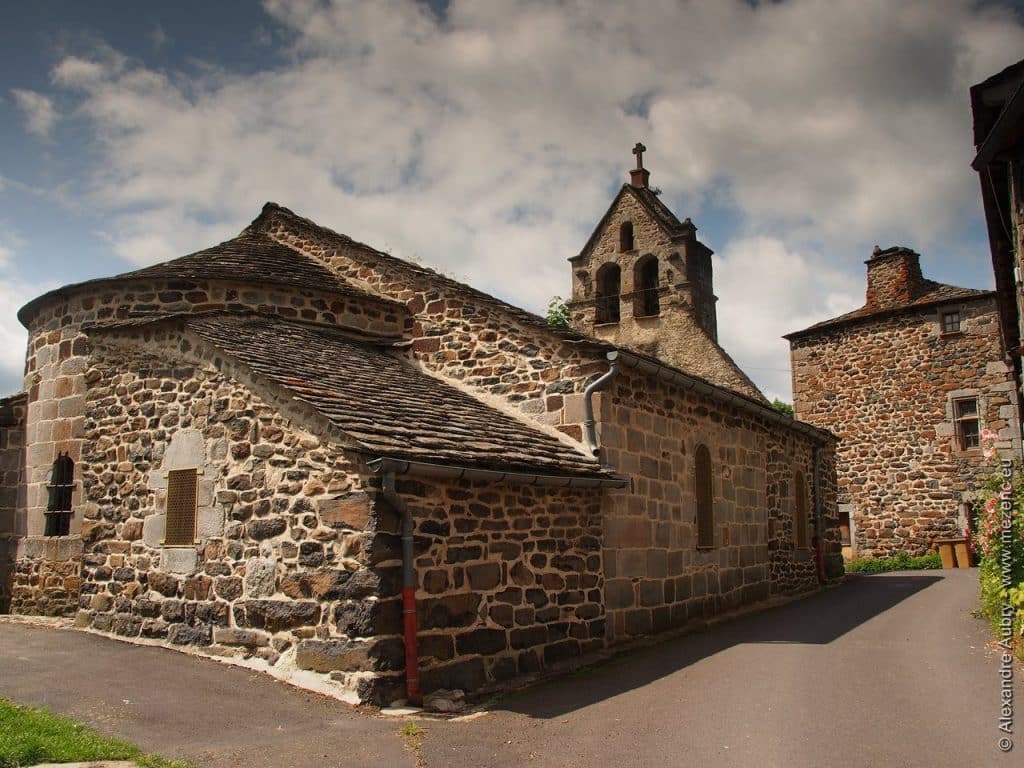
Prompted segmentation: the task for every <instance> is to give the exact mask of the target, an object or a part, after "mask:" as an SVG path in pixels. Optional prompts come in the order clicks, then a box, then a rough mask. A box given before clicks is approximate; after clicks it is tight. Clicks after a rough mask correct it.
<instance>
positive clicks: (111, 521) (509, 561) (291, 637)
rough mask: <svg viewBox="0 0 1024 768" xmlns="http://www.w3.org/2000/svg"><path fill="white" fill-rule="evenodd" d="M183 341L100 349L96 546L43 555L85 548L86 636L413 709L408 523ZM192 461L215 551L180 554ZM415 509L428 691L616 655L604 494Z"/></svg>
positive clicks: (296, 417)
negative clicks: (248, 667)
mask: <svg viewBox="0 0 1024 768" xmlns="http://www.w3.org/2000/svg"><path fill="white" fill-rule="evenodd" d="M182 341H183V340H182V339H181V338H180V337H178V336H177V332H176V331H175V330H174V329H173V328H167V329H163V330H156V331H152V330H150V331H143V330H139V329H124V330H119V331H112V332H104V333H99V334H95V335H94V336H93V337H92V338H91V339H90V347H91V350H90V351H91V360H92V364H91V366H90V368H89V370H88V371H87V372H86V373H85V381H86V383H87V388H86V395H85V407H84V414H85V415H84V417H83V418H84V426H83V429H84V445H85V448H84V449H83V454H82V459H81V464H80V467H81V478H82V484H83V489H84V490H83V503H82V508H83V518H84V521H83V525H82V532H81V537H80V538H79V539H69V538H61V539H50V540H44V542H45V543H52V544H54V545H55V544H57V543H58V542H63V543H65V544H67V543H70V542H72V541H78V542H81V543H82V544H83V545H84V553H82V555H81V562H82V563H83V566H82V568H81V577H82V585H81V595H80V597H79V598H78V600H77V607H78V609H79V610H78V613H77V623H78V624H79V625H80V626H87V627H91V628H93V629H97V630H100V631H105V632H112V633H114V634H117V635H120V636H124V637H127V638H143V639H147V640H151V641H157V642H165V643H168V644H172V645H179V646H181V645H188V646H192V647H194V648H197V649H200V650H202V651H203V652H205V653H210V654H216V655H222V656H234V657H240V658H256V659H261V660H263V661H264V662H265V663H266V664H268V665H272V666H278V667H287V666H289V665H294V666H296V667H298V668H299V669H304V670H308V671H313V672H319V673H323V674H326V675H329V676H330V678H331V679H333V681H334V682H335V683H336V684H337V685H338V686H339V687H340V688H341V689H342V690H343V691H344V692H345V693H346V695H348V696H349V697H350V698H352V699H353V700H359V701H365V702H372V703H378V704H380V703H388V702H390V701H391V700H393V699H395V698H399V697H401V696H402V695H404V694H403V690H404V677H403V670H404V663H405V662H404V644H403V642H402V638H401V626H402V622H401V605H400V599H399V594H400V586H401V554H400V541H399V536H398V534H399V529H400V520H399V516H398V514H397V512H396V511H395V510H394V509H392V508H391V506H390V505H389V504H388V503H387V501H386V500H384V499H383V497H382V496H381V495H380V494H379V491H378V485H379V480H378V479H377V478H375V477H372V476H370V474H369V472H368V470H367V468H366V467H365V466H364V465H363V464H362V463H361V462H360V460H359V459H358V457H356V456H354V455H353V454H351V453H348V452H347V451H345V450H343V449H342V448H341V447H340V445H339V440H338V439H337V438H336V437H335V436H332V435H331V433H330V431H329V430H324V429H319V430H318V427H317V425H316V424H314V423H311V422H310V421H308V420H305V419H304V418H303V414H302V413H301V411H300V409H299V406H292V407H291V408H289V407H288V406H287V404H285V403H283V402H281V401H279V400H278V399H277V398H276V397H275V393H274V391H273V390H272V389H268V388H267V386H266V385H264V386H262V387H261V386H260V385H258V384H257V383H255V382H253V381H252V380H250V379H248V378H247V377H246V376H245V374H244V372H243V371H240V370H239V369H237V368H234V367H232V366H231V364H230V363H229V362H228V361H226V360H224V359H223V357H222V356H218V355H217V354H216V353H215V352H214V351H213V350H212V349H208V348H205V347H204V346H203V345H202V344H194V343H191V341H190V343H189V344H188V345H187V350H188V351H187V353H186V352H183V351H182V350H183V349H184V348H185V345H183V344H182ZM182 445H185V446H186V447H185V448H182V447H181V446H182ZM184 452H188V453H189V455H190V457H191V458H190V459H188V461H186V462H185V463H186V464H187V463H189V461H190V462H192V465H193V466H198V467H199V468H200V469H201V471H202V476H201V481H200V492H199V506H200V523H199V540H198V542H197V544H196V546H195V547H186V548H180V547H175V548H170V547H163V546H162V545H161V537H162V530H163V526H162V520H161V517H162V515H163V505H164V504H165V499H164V488H165V482H166V481H165V478H164V474H163V473H164V472H165V471H166V469H168V468H172V467H179V466H183V465H182V464H181V461H180V460H179V459H174V460H172V457H173V456H180V455H181V454H182V453H184ZM398 490H399V493H401V494H402V495H403V497H404V498H405V499H406V502H407V504H408V505H409V507H410V508H411V509H412V511H413V514H414V516H415V523H416V536H417V538H416V546H417V560H416V567H417V571H418V574H419V579H420V587H419V590H418V598H419V601H420V602H419V624H420V630H421V631H420V644H421V655H422V659H423V662H422V665H421V668H422V686H423V689H424V691H427V692H429V691H430V690H433V689H435V688H439V687H443V688H461V689H463V690H467V691H475V690H478V689H486V688H488V687H493V686H497V685H499V684H500V683H501V682H503V681H505V680H507V679H509V678H510V677H514V676H518V675H524V674H532V673H539V672H543V671H544V670H545V669H548V668H550V667H551V665H553V664H556V663H557V662H559V661H562V660H564V659H566V658H569V657H571V656H575V655H578V654H580V653H583V652H586V651H588V650H593V649H595V648H598V647H601V646H603V644H604V632H605V627H604V621H603V593H602V581H603V579H602V575H601V544H600V541H601V539H600V537H601V530H600V491H599V490H594V489H589V490H588V489H580V490H577V489H572V490H569V489H562V488H550V489H549V488H544V487H532V486H524V487H514V486H496V485H492V484H479V483H477V484H473V483H469V482H461V483H448V484H446V483H438V482H418V481H412V480H404V481H401V482H400V483H399V486H398ZM205 507H209V508H211V511H212V512H213V513H214V514H208V515H207V516H206V517H205V518H204V517H203V509H204V508H205ZM23 562H24V564H25V567H38V566H39V565H40V563H42V562H44V561H43V559H42V558H39V557H36V558H33V559H26V560H25V561H23ZM38 598H39V593H38V591H37V592H36V594H35V596H34V597H33V598H32V599H35V600H38ZM35 608H36V605H35V604H33V603H32V602H31V599H29V598H28V596H27V595H26V599H25V600H24V601H23V602H22V603H21V604H19V611H20V612H38V611H36V610H34V609H35Z"/></svg>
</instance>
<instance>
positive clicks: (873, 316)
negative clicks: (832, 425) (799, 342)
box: [782, 289, 996, 341]
mask: <svg viewBox="0 0 1024 768" xmlns="http://www.w3.org/2000/svg"><path fill="white" fill-rule="evenodd" d="M970 290H975V289H970ZM995 297H996V292H995V291H979V293H976V294H972V295H970V296H959V297H956V298H945V299H933V300H931V301H923V302H921V303H920V304H900V305H899V306H896V307H885V308H883V309H879V310H878V311H876V312H871V313H869V314H866V315H858V316H857V317H843V316H842V315H841V316H839V317H833V318H832V319H830V320H822V321H821V322H820V323H815V324H814V325H810V326H808V327H806V328H801V329H800V330H799V331H790V332H789V333H784V334H783V335H782V338H784V339H786V340H787V341H793V340H794V339H798V338H803V337H805V336H813V335H814V334H816V333H818V332H819V331H828V330H832V329H834V328H841V327H843V326H844V325H855V324H857V323H859V322H864V321H867V320H877V319H879V318H882V317H889V316H891V315H899V314H902V313H903V312H908V313H909V312H915V311H918V310H921V309H928V308H929V307H936V306H938V305H940V304H953V303H957V302H970V301H982V300H984V299H994V298H995ZM861 309H863V307H861ZM853 311H854V312H857V311H858V310H856V309H855V310H853Z"/></svg>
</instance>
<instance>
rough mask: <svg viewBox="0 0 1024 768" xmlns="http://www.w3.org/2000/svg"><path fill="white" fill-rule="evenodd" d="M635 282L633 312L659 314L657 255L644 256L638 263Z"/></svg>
mask: <svg viewBox="0 0 1024 768" xmlns="http://www.w3.org/2000/svg"><path fill="white" fill-rule="evenodd" d="M633 284H634V285H635V286H636V293H635V296H636V300H635V309H634V310H633V314H635V315H636V316H637V317H653V316H655V315H657V314H659V313H660V312H661V302H660V300H659V298H658V258H657V257H656V256H647V257H644V259H643V260H642V261H640V263H638V264H637V266H636V270H635V272H634V274H633Z"/></svg>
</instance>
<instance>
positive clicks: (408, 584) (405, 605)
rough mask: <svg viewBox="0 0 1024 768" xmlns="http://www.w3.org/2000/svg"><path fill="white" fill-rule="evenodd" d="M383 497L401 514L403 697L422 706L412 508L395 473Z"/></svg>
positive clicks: (385, 484) (389, 475)
mask: <svg viewBox="0 0 1024 768" xmlns="http://www.w3.org/2000/svg"><path fill="white" fill-rule="evenodd" d="M383 480H384V482H383V490H384V498H385V499H387V500H388V503H389V504H390V505H391V506H392V507H394V508H395V509H397V510H398V511H399V512H400V513H401V515H402V626H403V630H404V638H405V697H406V700H407V701H408V703H409V704H410V705H411V706H414V707H420V706H423V695H422V694H421V693H420V657H419V650H418V649H417V647H416V567H415V565H414V564H413V552H414V550H413V522H412V511H411V510H410V509H409V506H408V505H407V504H406V503H405V500H404V499H402V497H401V496H399V495H398V492H397V491H396V490H395V473H394V472H388V473H386V474H385V475H384V478H383Z"/></svg>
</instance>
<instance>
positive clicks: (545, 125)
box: [53, 0, 1024, 394]
mask: <svg viewBox="0 0 1024 768" xmlns="http://www.w3.org/2000/svg"><path fill="white" fill-rule="evenodd" d="M265 5H266V8H267V10H268V11H269V12H270V14H271V15H272V16H273V17H274V18H275V19H277V21H278V22H279V23H280V24H281V25H283V26H285V27H287V28H289V29H290V30H292V31H293V33H294V36H295V42H294V45H295V49H294V51H293V53H294V56H293V57H292V58H291V60H290V62H289V63H288V64H287V65H283V66H279V67H277V68H274V69H268V70H266V71H263V72H259V73H255V74H250V75H244V76H243V75H237V74H232V73H229V72H224V71H221V70H218V69H217V68H215V67H212V66H211V67H209V68H207V69H205V70H203V73H202V74H201V75H198V76H191V77H188V76H186V75H185V74H184V73H183V72H175V71H169V70H160V71H157V70H153V69H147V68H145V67H144V66H143V65H141V64H139V63H138V62H131V61H129V60H128V59H126V58H125V57H123V56H122V55H120V54H119V53H117V52H116V51H112V50H111V49H109V48H100V49H99V50H97V51H94V52H91V53H89V54H88V55H86V54H81V53H80V55H79V56H77V57H68V58H65V59H63V60H62V61H61V62H60V63H59V64H58V65H57V66H56V67H55V69H54V72H53V81H54V83H55V84H56V85H57V86H58V87H61V88H65V89H67V90H68V91H69V92H70V95H69V98H76V99H77V111H78V114H80V115H83V116H85V117H86V118H88V119H90V120H91V121H92V125H93V130H94V137H95V140H96V142H97V143H98V144H99V146H100V147H101V148H102V149H103V150H104V162H103V164H102V167H100V168H97V169H96V172H95V175H94V176H93V177H92V178H91V179H90V185H89V187H88V189H84V190H82V194H81V195H80V198H81V199H82V200H86V201H89V204H91V205H94V206H96V207H97V208H98V209H99V211H101V212H102V213H103V215H104V218H105V219H106V220H107V221H108V222H110V226H109V228H108V231H107V232H106V233H105V234H106V236H107V237H109V238H110V240H111V242H112V247H113V249H114V250H115V251H116V252H117V253H119V254H121V255H122V256H124V257H125V258H127V259H129V260H132V261H135V262H139V263H146V262H152V261H157V260H161V259H165V258H169V257H171V256H174V255H178V254H182V253H185V252H187V251H190V250H194V249H196V248H199V247H202V246H205V245H208V244H210V243H212V242H215V241H217V240H219V239H222V238H223V237H226V236H228V235H230V234H231V233H232V231H237V229H238V228H239V227H240V226H241V225H242V224H244V223H245V222H246V221H248V220H249V219H251V218H252V217H253V216H254V215H255V214H256V213H257V212H258V210H259V207H260V205H261V204H262V203H263V202H264V201H265V200H276V201H277V202H280V203H282V204H285V205H288V206H290V207H293V208H295V209H296V210H297V211H299V212H300V213H302V214H304V215H306V216H310V217H311V218H313V219H315V220H317V221H320V222H322V223H324V224H327V225H329V226H332V227H333V228H335V229H338V230H340V231H343V232H346V233H347V234H350V235H352V236H353V237H355V238H357V239H360V240H364V241H367V242H369V243H370V244H372V245H375V246H377V247H385V246H386V247H389V248H391V249H392V251H393V252H394V253H395V254H396V255H400V256H412V255H417V256H419V257H421V258H422V259H423V260H424V261H425V262H426V263H428V264H431V265H433V266H436V267H438V268H440V269H442V270H445V271H448V272H452V273H454V274H457V275H465V276H466V277H468V278H469V279H470V280H471V281H472V282H473V283H474V284H476V285H478V286H479V287H481V288H483V289H485V290H490V291H493V292H498V293H500V294H501V295H503V296H504V297H506V298H509V299H511V300H513V301H516V302H518V303H521V304H524V305H526V306H529V307H532V308H534V309H542V308H543V307H544V306H545V304H546V302H547V299H548V297H549V296H551V295H552V294H554V293H561V294H563V295H564V294H565V293H566V292H567V284H568V281H569V273H568V267H567V266H566V262H565V258H566V257H568V256H570V255H572V254H573V253H575V252H577V251H578V250H579V248H580V247H581V246H582V244H583V241H584V240H585V238H586V236H587V235H588V234H589V230H590V228H591V227H592V226H593V225H594V223H595V222H596V220H597V218H598V217H599V216H600V215H601V214H602V213H603V211H604V208H605V206H607V204H608V202H609V199H610V193H611V182H613V181H616V180H624V179H625V170H626V167H627V164H628V163H629V162H630V161H631V159H632V158H631V156H630V155H629V153H628V149H629V147H631V146H632V144H633V142H635V141H636V140H637V139H642V140H643V141H644V142H645V143H646V144H647V146H648V147H649V150H650V151H649V155H648V159H649V162H648V166H649V167H650V168H651V169H652V171H653V181H654V183H655V184H657V185H658V186H660V187H662V188H663V189H664V190H665V196H664V199H666V201H668V202H670V203H674V204H675V206H674V207H676V209H677V212H678V213H679V214H680V216H686V215H690V216H693V217H694V220H695V221H696V223H697V224H698V226H701V224H702V221H701V218H700V215H701V213H702V211H708V210H710V209H711V208H713V207H716V206H717V207H721V206H725V207H728V208H731V209H732V212H733V214H734V216H735V218H736V220H737V221H738V222H739V225H738V231H737V232H736V233H735V235H734V238H733V241H732V242H729V241H726V242H722V241H719V242H710V243H709V245H711V246H712V247H713V248H715V249H716V250H717V251H719V253H721V254H722V262H721V263H720V266H719V268H718V274H719V280H720V282H719V291H718V292H719V294H720V295H721V296H722V301H721V302H720V303H719V310H720V314H721V316H722V318H723V321H724V324H723V330H724V331H725V330H727V329H728V328H730V327H731V326H730V324H731V323H733V322H734V321H733V320H729V319H728V318H730V317H732V316H736V317H741V316H742V313H743V312H744V311H745V310H744V308H743V307H742V306H733V302H736V301H739V302H743V301H748V302H752V301H755V300H756V299H758V297H756V296H746V295H745V294H744V293H743V292H742V290H740V288H741V286H740V284H739V282H738V280H737V279H735V278H734V277H731V276H732V275H734V272H733V267H732V266H730V264H731V263H744V264H745V265H746V266H747V267H749V268H757V265H756V264H750V263H748V262H749V259H750V256H749V254H751V253H755V252H756V253H761V254H762V255H764V254H767V255H768V256H769V257H770V258H771V259H776V260H778V261H779V263H781V264H790V266H791V267H792V269H793V270H799V269H800V268H801V266H800V265H801V264H803V265H804V267H806V268H809V266H808V265H812V264H813V265H816V266H822V265H824V266H825V267H827V268H828V269H830V270H831V271H832V272H833V273H834V274H835V275H836V277H835V280H836V281H837V283H836V286H837V287H835V288H834V289H829V290H831V291H832V292H833V293H834V294H835V295H836V296H837V297H839V298H837V299H836V300H835V301H833V305H834V306H838V305H842V304H843V303H844V299H843V297H845V296H847V294H848V293H849V292H850V285H849V284H847V283H843V280H844V279H845V280H847V281H849V280H853V279H854V277H855V278H856V280H857V281H862V280H863V276H862V275H861V274H860V267H861V262H862V260H863V259H862V256H861V254H863V253H865V252H866V247H869V244H872V243H874V242H882V243H895V242H907V243H908V244H912V245H914V246H915V247H917V248H918V249H919V250H921V251H922V253H927V251H928V249H929V248H930V247H931V246H933V245H938V244H941V243H944V242H946V241H947V240H949V239H950V238H951V237H952V236H954V235H956V234H958V233H959V232H960V230H961V229H962V226H963V222H964V219H965V216H967V215H968V214H969V212H970V211H972V210H976V208H977V197H978V195H977V182H976V180H975V178H974V176H973V175H972V173H971V171H970V169H969V167H968V163H969V161H970V158H971V155H972V151H971V150H972V146H971V135H970V114H969V107H968V101H967V88H968V86H969V85H970V84H971V83H972V82H976V81H978V80H980V79H982V78H983V77H985V76H987V75H989V74H991V73H993V72H995V71H998V70H999V69H1000V68H1002V67H1003V66H1005V65H1007V64H1008V63H1010V60H1011V59H1012V57H1013V56H1014V52H1018V51H1020V50H1024V30H1022V27H1021V25H1020V24H1019V23H1018V22H1017V21H1016V20H1014V18H1013V17H1012V15H1010V14H1009V12H1007V11H1004V10H1000V9H999V8H996V7H992V6H988V7H987V9H986V10H983V11H978V10H976V9H975V7H974V6H975V3H974V2H973V1H972V0H942V1H941V2H933V1H932V0H927V1H926V0H916V1H909V2H905V3H899V4H892V3H890V2H886V1H885V0H790V1H789V2H783V3H764V4H759V5H757V7H751V6H750V5H748V4H745V3H740V2H736V3H694V4H690V5H688V6H687V7H686V8H685V9H681V8H680V7H679V5H678V4H677V3H674V2H669V1H668V0H664V1H663V2H650V3H646V4H645V5H644V9H643V12H642V13H637V12H636V10H635V9H634V8H628V7H624V5H626V4H609V5H608V6H606V7H604V8H603V9H602V11H601V13H600V14H596V13H594V12H593V9H592V8H590V7H589V6H587V5H586V4H557V5H556V4H551V3H547V2H541V0H521V1H520V2H508V3H502V4H486V5H481V4H478V3H472V2H461V1H460V0H455V1H454V2H452V3H451V6H450V8H449V10H448V13H447V15H446V18H445V19H444V20H438V19H435V18H434V17H433V16H432V15H431V12H430V11H429V9H427V8H426V6H425V5H424V4H422V3H417V2H413V1H412V0H387V2H376V3H369V2H348V1H343V0H338V1H337V2H333V3H325V2H320V0H293V1H292V2H288V1H287V0H267V2H266V3H265ZM680 203H682V205H680ZM755 233H756V234H760V235H763V236H765V237H764V238H763V239H758V238H753V237H751V235H752V234H755ZM769 236H770V238H774V239H769ZM740 238H742V239H740ZM840 253H845V254H850V253H854V254H857V257H856V258H850V259H849V264H850V266H849V267H843V266H837V265H835V262H834V260H835V258H836V255H837V254H840ZM745 254H746V255H745ZM816 254H823V255H821V256H819V255H816ZM824 254H827V257H826V256H825V255H824ZM787 260H788V261H787ZM794 260H795V261H794ZM830 260H831V261H832V266H829V261H830ZM844 275H853V277H846V278H843V276H844ZM808 279H810V278H808ZM723 280H724V281H725V282H721V281H723ZM730 280H732V282H730ZM840 283H841V284H840ZM859 284H860V283H859V282H858V285H859ZM807 285H808V287H809V288H814V287H815V284H814V283H809V284H807ZM790 288H791V284H790V283H784V284H780V285H778V286H777V290H778V291H780V292H781V293H780V296H786V297H788V299H787V300H789V299H792V300H794V301H795V300H797V299H801V298H803V297H802V296H800V295H797V294H794V293H793V292H792V291H791V290H790ZM859 292H860V291H859V289H858V291H856V292H854V293H857V294H859ZM827 294H828V292H826V296H827ZM814 295H815V298H814V299H813V301H812V302H811V303H812V305H813V307H812V308H810V309H808V310H807V317H810V316H811V315H815V318H814V319H820V316H818V315H817V314H816V313H821V312H828V311H832V309H831V308H830V306H829V304H828V301H827V299H822V298H820V297H819V296H818V294H817V293H815V294H814ZM733 297H735V298H733ZM780 301H781V300H780ZM782 306H783V305H782V304H781V303H779V302H776V303H774V304H773V305H772V308H770V309H771V311H773V312H775V313H776V315H778V316H780V317H781V316H783V315H784V317H783V318H782V319H780V320H779V321H778V322H777V323H774V324H767V325H766V324H765V323H762V322H756V323H754V324H752V325H751V324H748V325H746V328H745V330H746V333H745V334H743V333H738V332H737V333H733V332H732V331H729V332H728V333H727V334H726V333H724V334H723V335H724V336H726V337H727V338H726V344H725V346H726V348H727V349H730V351H732V352H733V353H734V354H735V355H736V357H737V358H738V359H739V361H740V362H741V364H742V363H744V362H745V361H747V360H748V359H749V360H751V361H752V362H751V363H750V365H751V366H756V365H759V364H760V362H765V360H766V359H767V358H765V359H762V358H761V357H760V356H758V355H759V354H760V353H758V352H757V350H758V349H761V348H768V347H770V348H772V349H775V348H777V347H779V344H780V343H781V342H778V341H777V338H778V335H779V334H780V333H782V332H786V331H791V330H794V329H795V328H797V327H799V326H800V323H801V322H802V321H801V319H800V318H801V317H802V315H800V314H799V312H802V311H803V309H801V310H799V312H796V311H795V310H793V311H789V312H788V313H786V312H782V310H781V309H779V308H780V307H782ZM773 316H775V315H773ZM748 319H749V318H748ZM741 322H742V321H741ZM736 327H739V326H736ZM746 339H752V340H754V341H751V342H749V343H748V342H747V341H745V340H746ZM733 345H736V346H735V347H734V346H733ZM744 345H747V346H746V347H745V346H744ZM744 350H746V351H744ZM748 354H749V355H750V357H749V358H748ZM759 361H760V362H759ZM771 361H773V362H772V363H771V365H767V363H766V365H765V367H768V368H770V367H773V366H774V367H777V368H784V367H785V365H786V364H787V363H788V359H787V357H786V356H785V354H784V349H783V351H782V352H779V353H773V356H772V357H771ZM751 373H752V374H753V375H754V377H755V378H756V379H757V380H758V381H761V382H766V381H768V382H770V383H768V384H765V386H766V388H767V389H769V390H772V389H773V388H774V389H776V390H777V391H778V392H779V393H780V394H781V393H783V392H784V391H785V389H784V387H783V386H782V384H781V383H779V381H780V380H779V379H778V378H777V377H776V378H770V379H769V378H767V377H765V376H762V375H760V374H759V372H758V371H756V370H751Z"/></svg>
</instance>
